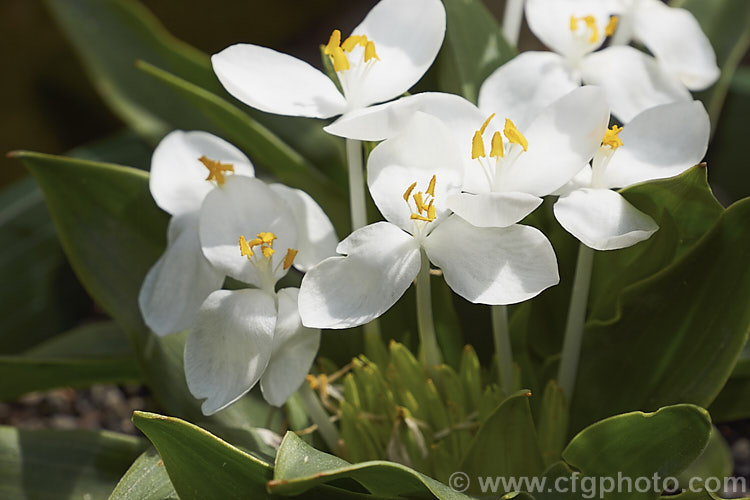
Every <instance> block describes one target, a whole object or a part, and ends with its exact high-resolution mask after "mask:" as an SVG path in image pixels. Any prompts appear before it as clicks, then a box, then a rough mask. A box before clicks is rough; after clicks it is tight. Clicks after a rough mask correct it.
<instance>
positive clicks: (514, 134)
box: [503, 118, 529, 151]
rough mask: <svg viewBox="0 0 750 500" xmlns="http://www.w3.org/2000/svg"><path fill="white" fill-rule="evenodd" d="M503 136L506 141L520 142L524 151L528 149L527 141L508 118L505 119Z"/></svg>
mask: <svg viewBox="0 0 750 500" xmlns="http://www.w3.org/2000/svg"><path fill="white" fill-rule="evenodd" d="M503 133H504V134H505V137H507V138H508V141H509V142H511V143H514V144H520V145H521V147H522V148H523V150H524V151H528V149H529V141H527V140H526V138H525V137H524V136H523V134H522V133H521V132H519V130H518V129H517V128H516V125H515V124H514V123H513V122H512V121H511V120H510V119H509V118H506V119H505V129H504V130H503Z"/></svg>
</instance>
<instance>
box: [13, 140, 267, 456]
mask: <svg viewBox="0 0 750 500" xmlns="http://www.w3.org/2000/svg"><path fill="white" fill-rule="evenodd" d="M14 155H15V157H17V158H19V159H20V160H21V161H23V162H24V165H26V167H27V168H28V169H29V170H30V171H31V173H32V174H33V175H34V176H35V177H36V179H37V181H38V182H39V184H40V186H41V188H42V191H43V192H44V195H45V197H46V200H47V205H48V207H49V209H50V213H51V215H52V220H53V221H54V223H55V227H56V228H57V232H58V235H59V238H60V242H61V243H62V246H63V249H64V250H65V253H66V255H67V256H68V259H69V261H70V263H71V265H72V266H73V269H74V270H75V272H76V275H77V276H78V278H79V279H80V280H81V283H82V284H83V285H84V287H85V288H86V290H87V291H88V292H89V294H90V295H91V296H92V297H94V299H95V300H96V301H97V302H98V303H99V304H100V305H101V307H102V308H103V309H104V310H105V311H106V312H107V313H108V314H110V315H111V316H112V317H113V318H114V319H115V321H117V323H118V324H119V326H120V327H121V328H122V329H123V330H124V331H125V332H126V333H127V334H128V336H129V337H130V341H131V344H132V346H133V351H134V353H135V355H136V357H137V359H138V362H139V364H140V367H141V372H142V374H143V377H144V379H145V381H146V383H147V384H148V386H149V387H150V388H151V390H152V391H153V393H154V396H155V397H156V399H157V400H158V401H159V403H160V404H161V405H162V406H163V407H164V408H165V409H167V410H168V411H169V412H170V413H172V414H174V415H179V416H181V417H185V418H190V419H191V420H193V421H197V422H201V421H206V422H208V423H212V425H214V426H218V427H217V431H221V432H225V431H227V430H230V429H234V430H240V431H242V432H243V433H244V434H245V435H246V436H247V438H248V439H253V438H252V428H251V426H252V425H264V426H265V425H266V424H267V423H269V424H270V425H276V423H277V420H275V419H271V420H269V411H270V410H269V407H268V406H267V405H265V404H263V403H260V402H259V401H256V400H254V399H253V398H252V397H245V398H242V399H241V400H240V401H238V402H237V403H235V404H234V405H232V406H231V407H230V408H228V409H226V410H224V411H222V412H220V413H219V414H217V415H215V416H213V417H211V418H210V419H209V418H207V417H204V416H203V415H202V413H201V411H200V403H199V401H197V400H196V399H195V398H193V396H192V395H191V394H190V392H189V391H188V388H187V384H186V383H185V375H184V369H183V351H184V342H185V339H186V336H185V335H184V334H173V335H169V336H167V337H164V338H159V337H157V336H156V335H154V334H152V333H151V332H149V331H148V329H147V328H146V327H145V325H144V324H143V320H142V318H141V314H140V311H139V309H138V301H137V297H138V291H139V290H140V286H141V282H142V280H143V277H144V276H145V275H146V272H147V271H148V269H149V268H150V266H151V265H152V264H153V263H154V262H155V261H156V259H157V258H158V257H159V255H160V254H161V252H162V251H163V249H164V244H165V243H164V239H165V232H166V223H167V216H166V214H164V213H163V212H161V211H160V210H159V209H158V208H157V207H156V205H155V204H154V202H153V200H152V199H151V196H150V194H149V190H148V174H147V173H145V172H143V171H140V170H136V169H132V168H128V167H121V166H118V165H112V164H106V163H96V162H89V161H83V160H76V159H71V158H65V157H57V156H51V155H43V154H37V153H28V152H17V153H14ZM254 441H255V442H256V446H253V449H261V450H263V451H264V452H267V451H268V449H267V447H266V446H264V445H262V443H261V442H260V440H255V439H254ZM243 444H245V443H243Z"/></svg>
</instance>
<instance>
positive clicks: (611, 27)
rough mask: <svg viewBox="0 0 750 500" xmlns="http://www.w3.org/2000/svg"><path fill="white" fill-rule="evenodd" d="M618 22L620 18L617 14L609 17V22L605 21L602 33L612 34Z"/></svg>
mask: <svg viewBox="0 0 750 500" xmlns="http://www.w3.org/2000/svg"><path fill="white" fill-rule="evenodd" d="M619 22H620V18H619V17H617V16H612V17H610V18H609V22H608V23H607V27H606V28H604V34H605V35H607V36H612V35H614V34H615V31H616V30H617V24H618V23H619Z"/></svg>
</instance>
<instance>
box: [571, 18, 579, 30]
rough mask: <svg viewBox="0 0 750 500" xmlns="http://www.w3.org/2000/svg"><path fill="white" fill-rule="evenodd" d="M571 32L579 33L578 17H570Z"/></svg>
mask: <svg viewBox="0 0 750 500" xmlns="http://www.w3.org/2000/svg"><path fill="white" fill-rule="evenodd" d="M570 31H573V32H575V31H578V18H577V17H576V16H570Z"/></svg>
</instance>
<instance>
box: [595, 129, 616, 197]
mask: <svg viewBox="0 0 750 500" xmlns="http://www.w3.org/2000/svg"><path fill="white" fill-rule="evenodd" d="M620 132H622V127H618V126H617V125H612V128H610V129H609V130H607V131H606V132H605V133H604V138H603V139H602V145H601V147H600V148H599V150H598V151H597V152H596V154H595V155H594V160H593V162H592V164H591V169H592V171H591V187H594V188H599V187H606V186H605V183H604V174H605V172H606V171H607V166H608V165H609V161H610V160H611V159H612V155H614V153H615V151H616V150H617V148H619V147H620V146H622V145H623V143H622V139H620V136H619V134H620Z"/></svg>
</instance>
